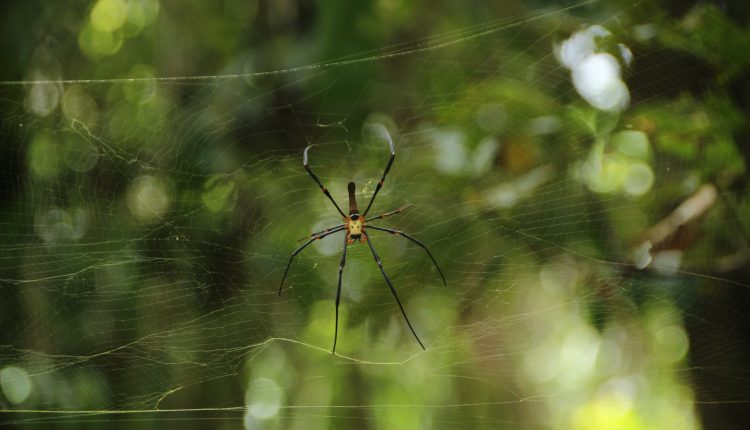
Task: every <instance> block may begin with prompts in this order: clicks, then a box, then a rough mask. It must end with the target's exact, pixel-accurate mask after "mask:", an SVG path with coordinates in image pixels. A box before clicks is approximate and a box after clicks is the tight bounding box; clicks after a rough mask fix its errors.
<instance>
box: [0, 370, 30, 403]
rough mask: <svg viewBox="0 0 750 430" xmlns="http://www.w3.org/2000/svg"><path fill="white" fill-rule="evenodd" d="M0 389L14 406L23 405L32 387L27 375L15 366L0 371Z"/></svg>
mask: <svg viewBox="0 0 750 430" xmlns="http://www.w3.org/2000/svg"><path fill="white" fill-rule="evenodd" d="M0 387H2V389H3V394H4V395H5V398H6V399H8V401H9V402H10V403H12V404H14V405H17V404H19V403H23V402H24V401H26V399H28V398H29V395H31V390H32V388H33V385H32V383H31V376H29V373H28V372H27V371H26V370H24V369H22V368H20V367H16V366H8V367H5V368H3V370H0Z"/></svg>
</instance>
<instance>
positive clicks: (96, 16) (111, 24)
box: [90, 0, 128, 32]
mask: <svg viewBox="0 0 750 430" xmlns="http://www.w3.org/2000/svg"><path fill="white" fill-rule="evenodd" d="M127 16H128V5H127V3H125V1H124V0H99V1H97V2H96V4H95V5H94V7H93V8H92V9H91V15H90V18H91V25H92V26H93V27H94V29H96V30H98V31H100V32H113V31H115V30H117V29H118V28H120V27H122V24H124V23H125V19H126V18H127Z"/></svg>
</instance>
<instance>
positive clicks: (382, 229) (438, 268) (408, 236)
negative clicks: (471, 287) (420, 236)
mask: <svg viewBox="0 0 750 430" xmlns="http://www.w3.org/2000/svg"><path fill="white" fill-rule="evenodd" d="M367 228H372V229H375V230H380V231H387V232H388V233H390V234H395V235H398V236H403V237H405V238H407V239H409V240H410V241H412V242H414V243H416V244H417V245H419V246H421V247H422V249H424V250H425V251H427V255H429V256H430V259H431V260H432V263H433V264H435V268H436V269H437V270H438V273H440V277H441V278H442V279H443V285H446V286H447V285H448V284H447V283H446V282H445V276H443V271H442V270H440V266H438V264H437V261H435V257H433V256H432V253H431V252H430V250H429V249H427V247H426V246H425V245H424V244H423V243H422V242H420V241H418V240H417V239H415V238H414V237H412V236H410V235H408V234H406V233H404V232H403V231H401V230H394V229H391V228H383V227H376V226H374V225H368V226H367Z"/></svg>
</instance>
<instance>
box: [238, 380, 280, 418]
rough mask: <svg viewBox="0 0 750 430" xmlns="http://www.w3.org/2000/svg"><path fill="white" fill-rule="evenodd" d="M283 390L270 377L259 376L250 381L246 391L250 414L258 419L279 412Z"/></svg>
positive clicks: (269, 416)
mask: <svg viewBox="0 0 750 430" xmlns="http://www.w3.org/2000/svg"><path fill="white" fill-rule="evenodd" d="M283 394H284V393H283V391H282V390H281V387H279V385H278V384H277V383H276V382H274V381H272V380H270V379H268V378H257V379H254V380H253V381H251V382H250V386H249V387H248V389H247V391H246V392H245V404H246V405H247V408H248V411H249V413H250V415H252V416H253V417H255V418H258V419H268V418H271V417H273V416H274V415H276V414H277V413H278V412H279V408H280V407H281V399H282V397H283Z"/></svg>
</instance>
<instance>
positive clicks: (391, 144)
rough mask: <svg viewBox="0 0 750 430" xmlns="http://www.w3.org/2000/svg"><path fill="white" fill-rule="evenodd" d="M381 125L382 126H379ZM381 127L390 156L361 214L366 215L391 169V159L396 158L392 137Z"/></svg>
mask: <svg viewBox="0 0 750 430" xmlns="http://www.w3.org/2000/svg"><path fill="white" fill-rule="evenodd" d="M381 127H382V126H381ZM382 128H383V135H384V136H385V138H386V139H387V140H388V145H389V146H390V148H391V158H389V159H388V164H386V165H385V170H384V171H383V176H382V177H381V178H380V182H378V185H377V186H376V187H375V192H374V193H372V198H371V199H370V203H369V204H368V205H367V209H365V212H364V213H363V214H362V216H363V217H364V216H367V212H369V210H370V206H372V202H373V201H375V196H377V195H378V191H380V188H382V187H383V181H385V175H387V174H388V171H389V170H391V164H393V159H394V158H396V150H395V149H393V139H391V135H390V133H388V130H386V129H385V127H382Z"/></svg>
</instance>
